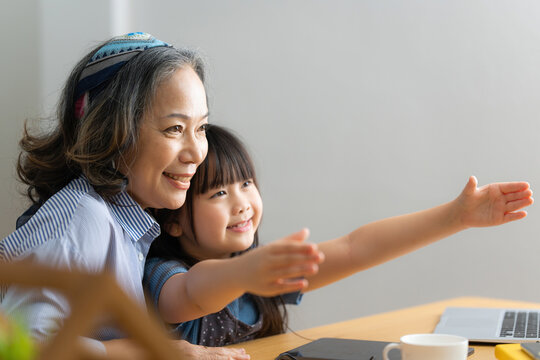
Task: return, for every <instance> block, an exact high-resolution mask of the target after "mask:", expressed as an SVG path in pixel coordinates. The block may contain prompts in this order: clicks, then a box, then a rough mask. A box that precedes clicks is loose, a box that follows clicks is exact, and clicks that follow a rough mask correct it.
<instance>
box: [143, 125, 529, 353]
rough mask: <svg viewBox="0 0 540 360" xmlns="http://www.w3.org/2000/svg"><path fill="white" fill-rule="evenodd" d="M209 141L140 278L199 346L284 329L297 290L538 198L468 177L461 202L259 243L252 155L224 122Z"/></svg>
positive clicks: (512, 213) (519, 187)
mask: <svg viewBox="0 0 540 360" xmlns="http://www.w3.org/2000/svg"><path fill="white" fill-rule="evenodd" d="M207 139H208V155H207V158H206V159H205V160H204V162H203V163H202V164H201V165H200V167H199V169H198V170H197V172H196V174H195V176H194V177H193V178H192V181H191V187H190V189H189V191H188V194H187V198H186V202H185V205H184V206H183V207H182V208H181V209H179V210H175V211H167V210H160V211H159V212H158V214H157V215H158V219H157V220H158V222H160V224H162V230H163V234H162V235H161V236H160V237H159V238H158V239H157V240H156V241H154V243H153V244H152V247H151V249H150V252H149V255H148V261H147V263H146V267H145V275H144V279H143V283H144V285H145V286H146V287H147V288H148V290H149V292H150V296H151V299H152V301H153V302H154V304H155V305H156V306H157V308H158V310H159V313H160V314H161V316H162V318H163V319H164V320H165V321H166V322H167V323H169V324H171V325H172V327H173V328H174V330H175V331H176V332H177V335H178V336H181V337H182V338H184V339H186V340H188V341H190V342H192V343H197V344H200V345H210V346H222V345H227V344H231V343H236V342H241V341H245V340H248V339H252V338H256V337H263V336H266V335H272V334H277V333H281V332H283V331H284V330H285V328H286V324H285V323H286V312H285V307H284V304H285V303H298V302H299V300H300V294H301V293H303V292H306V291H310V290H313V289H316V288H319V287H322V286H325V285H327V284H330V283H332V282H334V281H337V280H339V279H342V278H344V277H346V276H349V275H351V274H353V273H355V272H358V271H360V270H364V269H367V268H369V267H372V266H375V265H377V264H380V263H383V262H385V261H388V260H390V259H392V258H395V257H397V256H400V255H403V254H405V253H407V252H410V251H412V250H414V249H418V248H420V247H422V246H425V245H427V244H429V243H432V242H434V241H436V240H438V239H441V238H443V237H446V236H449V235H451V234H453V233H456V232H458V231H460V230H464V229H466V228H468V227H472V226H476V227H480V226H493V225H499V224H504V223H506V222H509V221H513V220H517V219H521V218H523V217H525V216H526V213H525V212H524V211H517V210H519V209H521V208H523V207H525V206H528V205H530V204H532V202H533V199H532V197H531V196H532V192H531V190H530V189H529V185H528V184H527V183H525V182H512V183H498V184H490V185H487V186H484V187H481V188H477V187H476V185H477V182H476V179H475V178H474V177H471V178H470V179H469V182H468V183H467V185H466V186H465V189H464V190H463V192H462V193H461V194H460V195H459V196H458V197H457V198H456V199H455V200H453V201H451V202H449V203H446V204H443V205H440V206H438V207H435V208H432V209H429V210H424V211H421V212H417V213H413V214H408V215H403V216H398V217H393V218H389V219H384V220H381V221H378V222H374V223H371V224H367V225H364V226H362V227H360V228H358V229H356V230H355V231H353V232H352V233H350V234H348V235H345V236H343V237H340V238H337V239H333V240H329V241H325V242H322V243H320V244H318V246H317V245H315V244H308V243H305V242H303V240H304V239H305V238H306V237H307V235H308V234H307V230H302V231H300V232H299V233H297V234H296V237H295V238H293V239H288V240H279V241H276V242H273V243H271V244H269V245H266V246H261V247H258V238H257V228H258V226H259V224H260V220H261V215H262V200H261V197H260V195H259V191H258V188H257V181H256V177H255V171H254V167H253V164H252V162H251V160H250V158H249V155H248V154H247V152H246V150H245V148H244V146H243V145H242V144H241V143H240V141H239V140H238V139H237V138H236V137H235V136H234V135H232V134H231V133H229V132H228V131H226V130H225V129H223V128H220V127H217V126H211V127H210V128H209V129H208V131H207ZM323 260H324V262H323ZM283 293H288V294H287V295H284V296H278V294H283Z"/></svg>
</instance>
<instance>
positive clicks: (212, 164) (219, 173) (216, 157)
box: [192, 134, 255, 194]
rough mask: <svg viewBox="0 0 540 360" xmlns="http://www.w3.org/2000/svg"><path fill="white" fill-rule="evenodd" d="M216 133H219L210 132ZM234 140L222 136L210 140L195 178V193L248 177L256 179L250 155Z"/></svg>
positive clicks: (201, 192)
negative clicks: (204, 157)
mask: <svg viewBox="0 0 540 360" xmlns="http://www.w3.org/2000/svg"><path fill="white" fill-rule="evenodd" d="M214 135H217V134H212V135H210V134H209V136H214ZM218 137H219V136H218ZM233 140H234V139H229V138H228V139H224V138H222V139H213V141H209V142H208V143H209V147H208V155H207V157H206V159H205V161H204V162H203V163H202V164H201V165H200V166H199V168H198V169H197V172H196V173H195V179H193V180H194V181H193V183H194V184H195V186H194V187H193V188H192V190H193V192H194V193H195V194H203V193H205V192H207V191H208V190H211V189H215V188H218V187H222V186H225V185H229V184H233V183H236V182H240V181H245V180H248V179H253V181H255V171H254V168H253V163H252V161H251V159H250V157H249V155H248V154H247V152H246V151H245V150H244V149H243V147H242V146H241V144H237V143H236V141H233Z"/></svg>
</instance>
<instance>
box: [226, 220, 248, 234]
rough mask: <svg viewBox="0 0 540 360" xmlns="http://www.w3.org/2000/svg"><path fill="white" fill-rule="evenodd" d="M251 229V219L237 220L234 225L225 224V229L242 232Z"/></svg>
mask: <svg viewBox="0 0 540 360" xmlns="http://www.w3.org/2000/svg"><path fill="white" fill-rule="evenodd" d="M251 229H253V221H251V219H249V220H246V221H242V222H239V223H237V224H235V225H231V226H227V230H230V231H234V232H239V233H243V232H246V231H249V230H251Z"/></svg>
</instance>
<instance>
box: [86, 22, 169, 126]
mask: <svg viewBox="0 0 540 360" xmlns="http://www.w3.org/2000/svg"><path fill="white" fill-rule="evenodd" d="M159 46H163V47H172V46H171V45H169V44H167V43H166V42H163V41H161V40H158V39H156V38H155V37H153V36H152V35H150V34H147V33H143V32H133V33H129V34H126V35H122V36H117V37H114V38H112V39H111V40H110V41H109V42H107V43H106V44H105V45H103V46H102V47H101V48H99V49H98V50H97V51H96V52H95V53H94V55H93V56H92V58H91V59H90V60H89V61H88V63H87V64H86V66H85V68H84V70H83V71H82V73H81V76H80V78H79V82H78V83H77V88H76V90H75V98H76V99H77V104H76V112H77V117H79V118H81V117H82V115H83V113H84V108H85V105H86V103H87V101H88V93H89V92H90V91H92V90H93V89H96V88H97V87H98V86H99V85H101V84H103V83H104V82H106V81H107V80H109V79H111V78H112V77H113V76H114V75H115V74H116V73H117V72H118V71H119V70H120V69H121V68H122V66H124V65H125V64H126V63H127V62H128V61H129V60H130V59H131V58H133V57H134V56H136V55H138V54H139V53H141V52H143V51H145V50H147V49H151V48H154V47H159ZM79 115H80V116H79Z"/></svg>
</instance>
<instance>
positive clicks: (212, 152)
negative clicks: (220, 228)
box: [148, 125, 287, 338]
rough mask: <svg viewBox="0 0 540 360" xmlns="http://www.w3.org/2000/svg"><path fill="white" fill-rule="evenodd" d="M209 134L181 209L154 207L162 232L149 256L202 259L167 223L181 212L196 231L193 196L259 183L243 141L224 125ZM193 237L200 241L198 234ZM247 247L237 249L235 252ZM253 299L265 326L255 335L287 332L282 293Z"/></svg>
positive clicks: (256, 241)
mask: <svg viewBox="0 0 540 360" xmlns="http://www.w3.org/2000/svg"><path fill="white" fill-rule="evenodd" d="M206 138H207V140H208V155H207V156H206V158H205V160H204V161H203V163H202V164H201V165H199V167H198V169H197V172H196V173H195V175H194V176H193V178H192V179H191V185H190V188H189V190H188V192H187V195H186V201H185V203H184V205H183V206H182V207H181V208H180V209H178V210H169V209H158V210H156V211H155V216H156V219H157V221H158V222H159V224H160V225H161V226H162V234H161V235H160V236H159V237H158V238H157V239H156V240H154V242H153V243H152V246H151V247H150V251H149V253H148V258H149V259H150V258H152V257H159V258H161V259H163V260H164V261H166V260H179V261H182V262H183V263H185V264H186V265H188V266H189V267H191V266H193V265H195V264H196V263H197V262H198V261H199V260H198V259H196V258H194V257H192V256H191V255H190V254H188V253H187V252H186V251H185V250H184V249H183V248H182V245H181V243H180V240H179V238H177V237H174V236H171V235H170V234H168V233H167V232H166V231H165V229H166V226H164V225H165V224H167V223H171V222H179V217H180V216H182V217H183V219H185V221H182V223H183V224H184V223H188V224H189V226H190V229H189V230H190V233H191V234H195V231H194V222H193V199H194V197H195V196H197V195H200V194H204V193H206V192H207V191H209V190H211V189H214V188H218V187H221V186H224V185H229V184H233V183H236V182H241V181H245V180H249V179H252V180H253V183H254V184H255V186H257V187H258V184H257V178H256V176H255V167H254V165H253V162H252V160H251V157H250V156H249V154H248V152H247V150H246V148H245V146H244V144H242V142H241V141H240V140H239V139H238V138H237V137H236V136H235V135H234V134H233V133H231V132H230V131H229V130H227V129H225V128H223V127H221V126H217V125H210V126H209V127H208V130H207V132H206ZM193 240H194V241H197V239H196V237H195V235H194V239H193ZM258 245H259V236H258V231H256V232H255V237H254V241H253V245H252V246H251V248H250V249H252V248H254V247H257V246H258ZM250 249H248V250H245V251H249V250H250ZM245 251H243V252H240V253H235V254H233V256H236V255H239V254H241V253H244V252H245ZM253 299H254V300H255V302H256V303H257V306H258V309H259V312H260V313H261V315H262V316H263V326H262V329H261V330H260V331H259V332H258V333H257V335H256V338H260V337H264V336H269V335H275V334H280V333H283V332H285V330H286V328H287V310H286V308H285V304H284V302H283V299H282V297H281V296H276V297H270V298H268V297H261V296H256V295H253Z"/></svg>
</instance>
